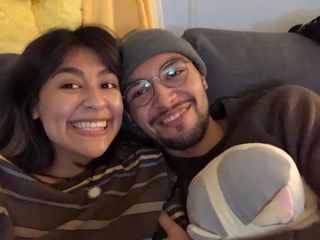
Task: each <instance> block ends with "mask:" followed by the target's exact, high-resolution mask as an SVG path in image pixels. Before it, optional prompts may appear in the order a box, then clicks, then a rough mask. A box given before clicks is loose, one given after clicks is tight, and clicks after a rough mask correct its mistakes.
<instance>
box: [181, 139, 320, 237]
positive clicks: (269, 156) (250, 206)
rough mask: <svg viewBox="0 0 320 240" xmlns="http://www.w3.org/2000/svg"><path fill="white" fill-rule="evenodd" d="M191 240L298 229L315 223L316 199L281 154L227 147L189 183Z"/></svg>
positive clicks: (267, 149)
mask: <svg viewBox="0 0 320 240" xmlns="http://www.w3.org/2000/svg"><path fill="white" fill-rule="evenodd" d="M187 212H188V215H189V219H190V223H191V224H190V225H189V226H188V228H187V231H188V234H189V235H190V236H191V238H192V239H196V240H204V239H206V240H209V239H242V238H248V237H250V238H252V237H258V236H263V235H267V234H272V233H276V232H280V231H281V230H285V229H288V228H295V229H297V228H303V227H306V226H307V225H310V224H311V223H313V222H315V221H318V220H319V212H318V209H317V197H316V195H315V194H314V193H313V192H312V191H311V189H310V188H309V187H308V186H307V185H306V184H305V183H304V181H303V179H302V177H301V176H300V174H299V171H298V169H297V167H296V165H295V162H294V161H293V160H292V159H291V157H290V156H289V155H288V154H287V153H286V152H284V151H283V150H281V149H279V148H276V147H274V146H271V145H267V144H260V143H252V144H243V145H238V146H235V147H232V148H230V149H228V150H227V151H225V152H224V153H222V154H221V155H220V156H218V157H217V158H215V159H214V160H213V161H211V162H210V163H209V164H208V165H207V166H206V167H205V168H204V169H203V170H202V171H201V172H200V173H199V174H198V175H197V176H196V177H195V178H194V179H193V180H192V182H191V184H190V186H189V195H188V199H187Z"/></svg>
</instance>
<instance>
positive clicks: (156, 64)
mask: <svg viewBox="0 0 320 240" xmlns="http://www.w3.org/2000/svg"><path fill="white" fill-rule="evenodd" d="M177 58H181V59H187V58H186V57H185V56H183V55H181V54H179V53H161V54H157V55H155V56H153V57H151V58H149V59H148V60H146V61H145V62H143V63H141V64H140V65H139V66H138V67H137V68H136V69H135V70H133V72H132V73H131V75H130V76H129V78H128V82H133V81H136V80H140V79H142V78H143V79H148V78H152V77H154V76H156V75H158V74H159V70H160V69H161V68H162V67H163V66H164V65H165V64H166V63H167V62H169V61H171V60H173V59H177Z"/></svg>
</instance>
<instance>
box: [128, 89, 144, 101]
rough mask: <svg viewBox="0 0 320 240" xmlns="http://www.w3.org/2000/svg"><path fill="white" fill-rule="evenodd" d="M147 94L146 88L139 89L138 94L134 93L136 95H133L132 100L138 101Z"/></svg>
mask: <svg viewBox="0 0 320 240" xmlns="http://www.w3.org/2000/svg"><path fill="white" fill-rule="evenodd" d="M146 92H147V89H146V88H142V89H139V90H137V91H136V92H134V94H132V96H131V99H132V100H134V99H136V98H138V97H141V96H142V95H143V94H145V93H146Z"/></svg>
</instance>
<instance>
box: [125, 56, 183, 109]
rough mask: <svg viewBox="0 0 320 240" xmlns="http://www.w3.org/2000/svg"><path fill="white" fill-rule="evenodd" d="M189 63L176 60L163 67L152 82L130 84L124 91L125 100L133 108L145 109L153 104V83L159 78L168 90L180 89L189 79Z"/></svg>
mask: <svg viewBox="0 0 320 240" xmlns="http://www.w3.org/2000/svg"><path fill="white" fill-rule="evenodd" d="M188 63H189V61H184V60H182V59H174V60H171V61H169V62H167V63H166V64H165V65H163V66H162V67H161V69H160V71H159V74H158V75H157V76H154V77H153V78H151V79H150V80H144V79H141V80H136V81H134V82H132V83H131V84H129V86H128V87H126V89H125V91H124V96H123V97H124V99H125V100H126V101H127V103H128V104H130V105H131V106H133V107H143V106H145V105H147V104H148V103H150V102H151V100H152V98H153V96H154V89H153V86H152V83H151V81H152V80H154V79H156V78H159V80H160V81H161V83H163V84H164V86H166V87H168V88H175V87H179V86H181V85H182V84H184V83H185V81H186V80H187V78H188V74H189V69H188Z"/></svg>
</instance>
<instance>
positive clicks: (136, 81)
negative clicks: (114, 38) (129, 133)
mask: <svg viewBox="0 0 320 240" xmlns="http://www.w3.org/2000/svg"><path fill="white" fill-rule="evenodd" d="M174 62H183V63H184V64H185V66H186V76H185V79H184V80H183V81H182V82H181V83H179V84H178V85H174V86H169V85H167V83H166V81H165V80H163V79H162V78H161V77H160V75H161V72H162V71H163V69H165V68H166V66H168V65H169V64H171V63H174ZM190 62H192V61H191V60H190V59H183V58H174V59H171V60H169V61H167V62H166V63H165V64H163V65H162V66H161V68H160V69H159V73H158V75H156V76H153V77H152V78H150V79H149V80H146V79H138V80H135V81H133V82H131V83H129V84H128V85H127V86H126V87H125V88H124V89H125V90H124V92H123V96H122V97H123V99H124V100H125V101H126V102H127V104H129V105H130V106H134V107H137V108H140V107H144V106H146V105H148V104H149V103H150V102H151V101H152V99H153V97H154V87H153V84H152V81H153V80H154V79H156V78H158V79H159V80H158V81H160V82H161V83H162V85H163V86H165V87H167V88H176V87H180V86H182V85H183V84H184V83H185V82H186V81H187V79H188V77H189V66H188V63H190ZM139 82H147V83H149V84H150V88H151V90H152V95H151V97H150V100H148V101H146V103H144V104H142V105H134V104H132V103H130V101H128V99H127V97H126V96H127V92H128V90H129V89H130V88H131V87H132V86H134V85H136V84H138V83H139Z"/></svg>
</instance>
